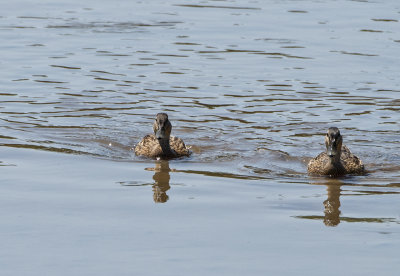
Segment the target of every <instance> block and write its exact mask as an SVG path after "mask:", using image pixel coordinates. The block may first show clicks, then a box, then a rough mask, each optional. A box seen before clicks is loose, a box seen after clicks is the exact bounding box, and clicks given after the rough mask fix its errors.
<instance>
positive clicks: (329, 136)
mask: <svg viewBox="0 0 400 276" xmlns="http://www.w3.org/2000/svg"><path fill="white" fill-rule="evenodd" d="M325 146H326V151H325V152H321V153H320V154H319V155H317V157H315V158H313V159H311V160H310V162H309V163H308V166H307V170H308V173H309V174H310V175H327V176H331V177H338V176H343V175H345V174H363V173H364V164H363V163H362V161H361V160H360V159H359V158H358V157H357V156H355V155H354V154H352V153H351V152H350V150H349V148H348V147H346V146H345V145H343V138H342V135H341V134H340V131H339V129H338V128H337V127H330V128H329V129H328V131H327V133H326V135H325Z"/></svg>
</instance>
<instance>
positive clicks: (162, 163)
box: [146, 160, 171, 203]
mask: <svg viewBox="0 0 400 276" xmlns="http://www.w3.org/2000/svg"><path fill="white" fill-rule="evenodd" d="M146 170H148V171H154V175H153V179H154V184H153V199H154V202H155V203H165V202H167V201H168V199H169V197H168V195H167V191H168V190H169V189H170V188H171V186H170V185H169V180H170V175H169V172H170V171H171V169H170V168H169V162H168V161H167V160H159V161H157V162H156V163H155V167H154V168H146Z"/></svg>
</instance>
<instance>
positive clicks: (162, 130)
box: [135, 113, 191, 159]
mask: <svg viewBox="0 0 400 276" xmlns="http://www.w3.org/2000/svg"><path fill="white" fill-rule="evenodd" d="M171 129H172V125H171V122H170V121H169V120H168V115H167V114H166V113H158V114H157V116H156V120H155V122H154V124H153V130H154V135H153V134H150V135H146V136H145V137H144V138H143V139H142V140H141V141H140V142H139V144H137V146H136V147H135V154H136V155H139V156H140V155H141V156H145V157H150V158H154V159H156V158H160V159H171V158H176V157H182V156H189V155H190V154H191V152H190V151H189V149H188V148H187V147H186V145H185V143H184V142H183V141H182V139H180V138H178V137H174V136H170V135H171Z"/></svg>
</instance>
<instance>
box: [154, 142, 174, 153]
mask: <svg viewBox="0 0 400 276" xmlns="http://www.w3.org/2000/svg"><path fill="white" fill-rule="evenodd" d="M158 142H159V143H160V147H161V150H162V153H163V155H165V156H170V155H174V152H173V151H172V149H171V146H170V145H169V139H159V140H158Z"/></svg>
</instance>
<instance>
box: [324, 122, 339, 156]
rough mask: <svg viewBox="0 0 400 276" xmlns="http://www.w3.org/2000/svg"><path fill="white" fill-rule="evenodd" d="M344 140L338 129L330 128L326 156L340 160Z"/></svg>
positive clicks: (326, 140)
mask: <svg viewBox="0 0 400 276" xmlns="http://www.w3.org/2000/svg"><path fill="white" fill-rule="evenodd" d="M342 142H343V138H342V135H340V131H339V129H338V128H337V127H330V128H329V129H328V132H327V133H326V136H325V146H326V154H327V155H328V156H329V158H331V159H333V160H340V153H341V150H342Z"/></svg>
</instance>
